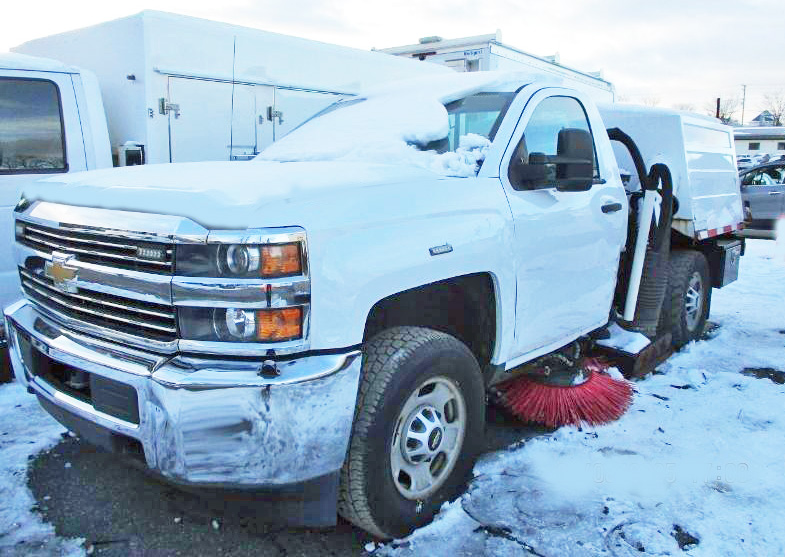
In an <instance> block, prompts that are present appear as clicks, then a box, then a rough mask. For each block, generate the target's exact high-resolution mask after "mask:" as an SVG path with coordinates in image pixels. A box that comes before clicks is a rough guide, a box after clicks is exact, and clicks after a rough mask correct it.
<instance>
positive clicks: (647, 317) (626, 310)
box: [496, 128, 673, 427]
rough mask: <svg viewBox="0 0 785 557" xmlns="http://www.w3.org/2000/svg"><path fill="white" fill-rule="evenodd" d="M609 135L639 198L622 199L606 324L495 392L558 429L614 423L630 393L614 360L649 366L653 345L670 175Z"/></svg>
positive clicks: (663, 277) (614, 133)
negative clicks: (623, 226)
mask: <svg viewBox="0 0 785 557" xmlns="http://www.w3.org/2000/svg"><path fill="white" fill-rule="evenodd" d="M608 135H609V137H610V138H611V140H613V141H618V142H620V143H621V144H623V145H624V146H625V147H626V148H627V150H628V151H629V153H630V156H631V158H632V160H633V162H634V164H635V168H636V172H637V174H638V179H639V182H640V184H641V188H640V190H639V191H635V192H628V198H629V202H630V203H629V206H630V216H629V230H630V233H629V234H628V238H627V246H626V250H625V254H624V256H623V257H622V258H621V262H620V265H619V273H618V279H617V285H618V287H617V295H616V299H615V300H614V310H613V312H612V313H613V318H612V320H611V322H610V323H609V325H608V326H607V327H605V328H604V329H601V330H599V331H595V333H593V334H592V335H590V336H589V337H588V338H585V339H580V340H578V341H575V342H574V343H572V344H571V345H568V346H567V347H564V348H563V349H561V350H559V351H557V352H555V353H551V354H549V355H546V356H543V357H541V358H538V359H536V360H534V361H532V362H529V363H527V364H524V365H523V366H521V367H520V368H519V369H517V370H515V373H516V377H514V378H512V379H510V380H508V381H505V382H503V383H501V384H500V385H498V386H497V387H496V395H497V398H498V401H499V402H500V403H501V405H502V406H503V407H505V408H506V409H507V410H508V411H509V412H511V413H512V414H513V415H515V416H516V417H517V418H519V419H521V420H524V421H528V422H535V423H540V424H544V425H546V426H549V427H559V426H562V425H581V424H588V425H600V424H605V423H608V422H611V421H614V420H616V419H618V418H619V417H621V416H622V414H624V412H626V411H627V409H628V408H629V406H630V404H631V402H632V395H633V392H634V389H633V386H632V384H631V383H630V382H629V381H627V380H625V379H624V377H623V376H622V375H621V373H619V372H618V371H617V370H615V368H613V363H614V362H613V359H612V358H613V355H614V354H619V355H625V356H627V357H630V358H633V359H634V358H637V357H642V358H648V359H651V358H650V356H648V357H647V356H645V354H646V350H647V349H648V350H651V349H653V348H654V346H655V345H654V344H652V343H651V342H650V340H649V339H655V338H656V336H657V327H658V322H659V316H660V311H661V308H662V304H663V299H664V297H665V291H666V288H667V284H668V257H669V251H670V228H671V221H672V217H673V214H672V212H673V211H672V207H673V184H672V180H671V175H670V171H669V169H668V168H667V167H666V166H665V165H662V164H655V165H653V166H652V168H651V170H650V171H649V172H648V173H647V172H646V170H645V165H644V162H643V158H642V157H641V154H640V151H639V150H638V148H637V146H636V145H635V143H634V142H633V140H632V139H631V138H630V137H629V136H628V135H627V134H625V133H624V132H622V131H621V130H619V129H618V128H614V129H612V130H608ZM635 208H637V211H636V210H634V209H635ZM657 217H659V218H657ZM598 349H599V350H598ZM598 353H602V354H604V356H603V357H598V356H597V354H598ZM609 355H610V359H609V358H608V356H609Z"/></svg>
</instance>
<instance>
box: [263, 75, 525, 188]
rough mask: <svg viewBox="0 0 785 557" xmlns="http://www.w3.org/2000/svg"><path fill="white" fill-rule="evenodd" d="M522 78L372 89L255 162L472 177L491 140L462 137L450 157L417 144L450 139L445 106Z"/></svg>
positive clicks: (456, 79)
mask: <svg viewBox="0 0 785 557" xmlns="http://www.w3.org/2000/svg"><path fill="white" fill-rule="evenodd" d="M522 79H525V78H524V76H522V75H519V74H509V73H497V72H480V73H471V74H457V73H456V74H454V75H452V74H451V75H439V76H428V77H421V78H414V79H407V80H401V81H398V82H395V83H394V84H392V85H386V86H380V87H375V88H372V89H368V90H366V91H365V92H364V94H363V95H362V97H360V98H356V99H350V100H345V101H342V102H340V103H337V104H336V105H333V106H331V107H329V108H328V109H327V110H325V111H323V112H322V113H321V115H317V116H316V117H314V118H313V119H311V120H309V121H307V122H306V123H305V124H303V125H302V126H300V127H298V128H296V129H294V130H293V131H292V132H290V133H289V134H288V135H287V136H285V137H284V138H282V139H280V140H278V141H277V142H275V143H273V144H272V145H270V146H269V147H267V148H266V149H265V150H264V151H262V153H261V154H260V155H258V156H257V157H256V159H255V160H257V161H336V160H341V161H374V162H386V163H390V162H393V163H396V164H406V165H412V166H418V167H421V168H427V169H429V170H432V171H433V172H436V173H438V174H441V175H444V176H473V175H475V174H476V172H477V169H478V162H479V161H481V160H483V158H484V155H485V151H486V150H487V147H488V145H490V142H489V141H488V140H487V139H485V138H481V137H480V136H474V137H469V136H463V137H462V138H461V142H460V147H459V148H458V149H457V150H456V151H455V152H447V153H437V152H436V151H421V150H419V149H418V148H417V147H416V146H415V144H416V145H425V144H427V143H428V142H431V141H435V140H438V139H442V138H444V137H446V136H447V133H448V131H449V120H448V115H447V110H446V109H445V106H444V105H445V104H446V103H449V102H451V101H454V100H457V99H460V98H463V97H466V96H468V95H471V94H473V93H477V92H479V91H492V90H499V88H500V87H504V85H506V84H509V83H511V82H512V83H520V82H521V80H522ZM478 138H479V139H478ZM482 140H484V142H483V141H482Z"/></svg>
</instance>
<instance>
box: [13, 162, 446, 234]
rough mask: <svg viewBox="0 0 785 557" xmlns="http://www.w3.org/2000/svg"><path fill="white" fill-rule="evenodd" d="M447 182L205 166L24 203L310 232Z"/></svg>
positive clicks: (128, 173) (133, 175) (98, 173)
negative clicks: (358, 208)
mask: <svg viewBox="0 0 785 557" xmlns="http://www.w3.org/2000/svg"><path fill="white" fill-rule="evenodd" d="M440 178H441V177H440V176H439V175H437V174H435V173H433V172H431V171H429V170H426V169H422V168H417V167H411V166H405V165H392V164H368V163H362V162H343V161H330V162H262V161H252V162H199V163H181V164H154V165H144V166H132V167H126V168H113V169H106V170H94V171H90V172H79V173H74V174H64V175H60V176H57V177H52V178H47V179H45V180H40V181H38V182H35V183H33V184H31V185H29V186H27V187H26V188H25V191H24V192H23V196H24V197H25V198H26V199H28V200H30V201H36V200H44V201H50V202H54V203H63V204H66V205H78V206H83V207H100V208H104V209H117V210H126V211H136V212H142V213H156V214H167V215H176V216H183V217H187V218H190V219H192V220H194V221H196V222H197V223H199V224H201V225H202V226H204V227H206V228H211V229H237V228H249V227H259V226H295V225H299V226H307V225H308V224H309V221H312V220H313V219H314V218H315V217H316V216H317V215H322V216H323V215H324V213H325V212H329V211H330V208H331V206H333V207H334V206H335V205H336V204H344V207H343V208H344V209H345V204H346V203H351V201H352V199H353V198H355V197H356V196H358V193H359V191H360V190H368V189H369V188H378V187H380V186H386V185H391V184H396V183H406V184H412V183H414V182H421V181H430V182H433V181H434V180H439V179H440ZM360 197H362V196H360Z"/></svg>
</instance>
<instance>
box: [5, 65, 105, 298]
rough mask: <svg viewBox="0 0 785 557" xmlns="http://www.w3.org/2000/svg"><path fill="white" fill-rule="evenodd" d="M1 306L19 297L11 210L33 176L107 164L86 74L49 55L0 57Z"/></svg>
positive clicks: (98, 108) (97, 105)
mask: <svg viewBox="0 0 785 557" xmlns="http://www.w3.org/2000/svg"><path fill="white" fill-rule="evenodd" d="M0 122H2V127H0V232H1V234H0V306H2V307H5V306H7V305H9V304H10V303H12V302H13V301H14V300H16V299H18V298H20V297H21V293H20V290H19V273H18V271H17V266H16V263H15V262H14V258H13V254H12V246H13V242H12V238H13V216H12V214H13V208H14V206H16V204H17V203H18V202H19V197H20V192H22V191H23V190H24V189H25V187H26V186H27V185H29V184H30V183H31V182H33V181H35V180H39V179H41V178H45V177H47V176H50V175H63V174H69V173H73V172H80V171H83V170H93V169H97V168H105V167H109V166H111V164H112V161H111V156H110V153H109V136H108V132H107V129H106V119H105V117H104V111H103V104H102V101H101V96H100V92H99V90H98V85H97V83H96V81H95V79H94V78H93V77H92V75H91V74H89V73H87V72H85V71H83V70H80V69H78V68H74V67H69V66H66V65H63V64H61V63H60V62H57V61H54V60H48V59H45V58H36V57H32V56H25V55H21V54H0Z"/></svg>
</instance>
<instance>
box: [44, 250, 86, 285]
mask: <svg viewBox="0 0 785 557" xmlns="http://www.w3.org/2000/svg"><path fill="white" fill-rule="evenodd" d="M73 259H74V256H73V255H68V254H65V253H58V252H56V251H55V252H52V261H47V262H46V265H44V274H45V275H46V276H47V277H49V278H50V279H52V282H53V283H54V287H55V288H57V289H58V290H60V291H62V292H70V293H75V292H76V291H77V288H76V274H77V271H78V269H77V268H76V267H69V266H68V264H69V263H70V262H71V261H73Z"/></svg>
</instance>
